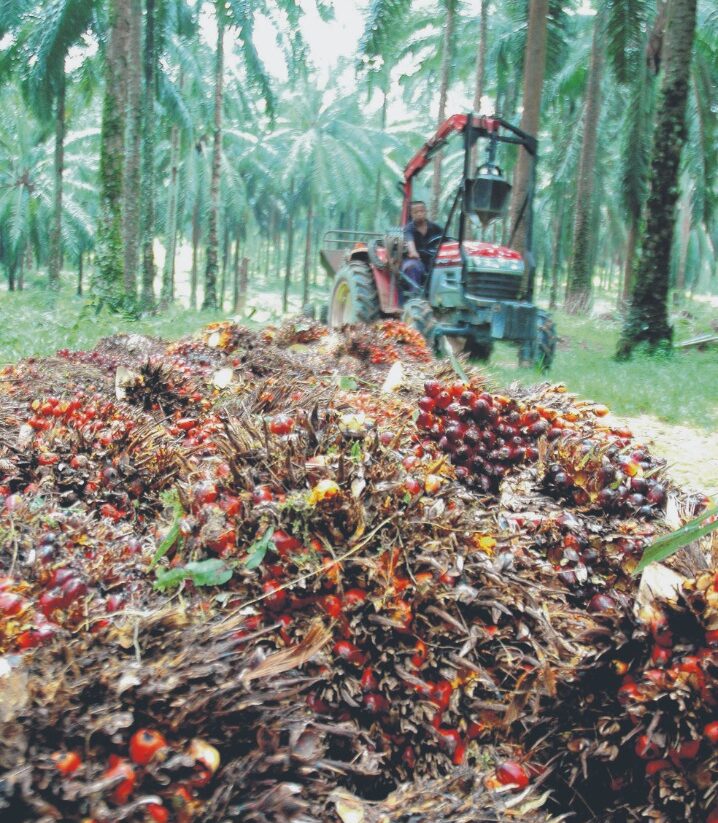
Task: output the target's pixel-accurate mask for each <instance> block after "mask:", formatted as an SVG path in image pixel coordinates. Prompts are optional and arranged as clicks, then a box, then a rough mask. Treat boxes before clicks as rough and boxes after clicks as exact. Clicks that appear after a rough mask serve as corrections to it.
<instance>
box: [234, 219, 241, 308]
mask: <svg viewBox="0 0 718 823" xmlns="http://www.w3.org/2000/svg"><path fill="white" fill-rule="evenodd" d="M239 246H240V243H239V233H237V239H236V240H235V241H234V259H233V260H232V282H233V284H234V291H233V293H232V311H233V312H234V313H235V314H237V312H238V311H239V310H238V308H237V306H238V305H239Z"/></svg>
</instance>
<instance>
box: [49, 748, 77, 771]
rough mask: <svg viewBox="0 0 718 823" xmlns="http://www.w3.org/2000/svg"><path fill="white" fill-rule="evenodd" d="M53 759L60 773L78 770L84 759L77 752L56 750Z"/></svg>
mask: <svg viewBox="0 0 718 823" xmlns="http://www.w3.org/2000/svg"><path fill="white" fill-rule="evenodd" d="M52 761H53V763H54V764H55V766H56V767H57V770H58V771H59V772H60V774H65V775H67V774H72V773H73V772H76V771H77V770H78V769H79V768H80V766H81V765H82V760H80V755H79V754H77V752H55V754H53V755H52Z"/></svg>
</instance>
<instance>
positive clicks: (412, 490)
mask: <svg viewBox="0 0 718 823" xmlns="http://www.w3.org/2000/svg"><path fill="white" fill-rule="evenodd" d="M404 488H405V489H406V490H407V491H408V492H409V494H412V495H414V494H419V492H421V483H419V481H418V480H417V479H416V478H415V477H407V478H406V480H405V481H404Z"/></svg>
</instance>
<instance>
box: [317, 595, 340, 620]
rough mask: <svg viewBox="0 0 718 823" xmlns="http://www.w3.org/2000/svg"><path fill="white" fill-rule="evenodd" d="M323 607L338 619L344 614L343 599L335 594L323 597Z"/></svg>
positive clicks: (330, 615)
mask: <svg viewBox="0 0 718 823" xmlns="http://www.w3.org/2000/svg"><path fill="white" fill-rule="evenodd" d="M321 602H322V608H323V609H324V611H325V612H326V613H327V614H328V615H329V617H333V618H334V619H335V620H338V619H339V618H340V617H341V615H342V601H341V600H340V599H339V598H338V597H337V596H336V595H335V594H327V595H325V596H324V597H322V601H321Z"/></svg>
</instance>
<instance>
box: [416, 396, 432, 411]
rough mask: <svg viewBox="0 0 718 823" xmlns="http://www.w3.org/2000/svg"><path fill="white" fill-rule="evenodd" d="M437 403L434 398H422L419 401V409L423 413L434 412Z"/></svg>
mask: <svg viewBox="0 0 718 823" xmlns="http://www.w3.org/2000/svg"><path fill="white" fill-rule="evenodd" d="M434 405H435V401H434V398H433V397H422V398H420V400H419V408H420V409H421V411H423V412H431V411H434Z"/></svg>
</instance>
